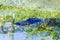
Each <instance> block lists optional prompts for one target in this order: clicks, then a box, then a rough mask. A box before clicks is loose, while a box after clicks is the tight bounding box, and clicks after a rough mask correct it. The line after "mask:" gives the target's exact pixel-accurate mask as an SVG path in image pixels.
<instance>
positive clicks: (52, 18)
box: [0, 5, 60, 40]
mask: <svg viewBox="0 0 60 40" xmlns="http://www.w3.org/2000/svg"><path fill="white" fill-rule="evenodd" d="M0 11H2V12H3V14H4V13H5V12H8V13H9V12H11V13H12V15H7V14H8V13H7V14H6V16H4V15H3V14H2V13H0V14H2V15H3V16H0V21H1V22H2V24H3V25H1V28H2V27H3V28H2V29H1V31H0V32H1V33H15V32H25V33H26V34H27V35H29V36H37V35H40V34H44V33H46V35H45V34H44V37H46V36H51V37H52V39H53V40H58V39H59V40H60V30H59V29H60V25H59V24H60V19H59V18H60V15H59V14H60V12H57V11H56V12H54V11H53V12H52V14H51V12H50V11H48V10H46V11H39V10H30V9H24V8H22V7H20V6H18V7H17V6H6V5H0ZM9 14H10V13H9ZM13 14H15V15H14V17H13ZM6 22H10V23H11V24H9V23H7V24H6ZM55 27H58V28H59V29H58V28H57V29H56V28H55ZM55 30H56V31H55Z"/></svg>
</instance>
